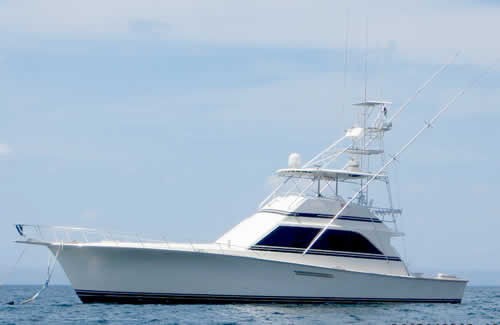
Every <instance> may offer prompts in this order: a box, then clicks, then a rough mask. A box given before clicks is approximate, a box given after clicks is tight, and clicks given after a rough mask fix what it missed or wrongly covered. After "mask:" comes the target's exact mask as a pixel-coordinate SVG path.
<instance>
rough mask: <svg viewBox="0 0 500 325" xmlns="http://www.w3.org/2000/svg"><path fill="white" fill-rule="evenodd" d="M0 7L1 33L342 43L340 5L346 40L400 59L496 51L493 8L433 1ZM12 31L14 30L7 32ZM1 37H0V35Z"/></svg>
mask: <svg viewBox="0 0 500 325" xmlns="http://www.w3.org/2000/svg"><path fill="white" fill-rule="evenodd" d="M2 7H3V8H2V10H0V28H1V29H3V30H5V31H9V33H4V34H11V35H14V34H16V35H17V34H19V33H21V34H29V35H32V36H36V37H41V38H65V39H67V38H70V39H74V38H84V39H96V38H99V39H102V38H115V39H116V38H118V39H131V38H132V39H133V38H142V37H147V35H146V34H148V33H154V34H155V37H161V38H163V39H173V40H188V41H202V42H211V43H222V44H233V45H258V46H262V45H272V46H296V47H327V48H343V47H344V37H345V36H344V35H345V26H346V24H345V21H346V12H347V11H349V12H350V14H349V17H350V19H349V20H350V28H349V30H350V44H351V45H352V46H353V47H354V48H359V49H363V48H364V43H365V20H366V18H367V17H368V27H369V28H368V29H369V31H368V34H369V40H370V41H369V46H370V47H372V48H375V47H380V46H382V47H385V46H388V44H391V42H392V44H395V46H396V49H397V53H399V54H400V55H402V56H404V57H405V58H409V59H413V60H425V61H429V60H432V61H442V60H444V59H446V58H447V57H448V56H449V55H450V53H452V52H454V51H455V50H464V56H465V58H466V61H468V62H473V63H478V64H481V63H484V61H487V62H488V61H491V60H493V59H495V58H496V57H497V53H499V52H500V43H498V42H494V41H492V37H491V35H492V34H493V33H494V32H495V31H496V30H498V29H499V28H500V20H498V16H499V14H500V7H498V6H494V5H485V4H478V3H475V2H471V3H469V4H468V5H466V4H465V3H463V4H460V3H456V2H448V3H441V4H439V3H436V2H434V1H418V2H415V3H413V2H401V1H393V0H386V1H377V2H371V1H366V2H365V1H344V2H340V1H326V0H323V1H319V0H318V1H314V2H310V1H299V0H287V1H285V0H275V1H264V0H257V1H227V0H213V1H202V0H199V1H195V0H191V1H155V0H149V1H147V0H146V1H140V2H139V1H132V0H121V1H117V0H116V1H105V2H102V1H96V0H89V1H67V0H53V1H39V2H38V3H33V2H32V1H30V2H24V1H12V2H7V3H5V4H3V6H2ZM13 31H15V32H13ZM4 37H5V36H4Z"/></svg>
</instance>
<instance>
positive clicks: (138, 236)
mask: <svg viewBox="0 0 500 325" xmlns="http://www.w3.org/2000/svg"><path fill="white" fill-rule="evenodd" d="M135 235H136V236H137V239H138V240H139V243H141V246H142V248H144V242H143V241H142V239H141V236H140V234H139V233H136V234H135Z"/></svg>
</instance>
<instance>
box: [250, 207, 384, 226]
mask: <svg viewBox="0 0 500 325" xmlns="http://www.w3.org/2000/svg"><path fill="white" fill-rule="evenodd" d="M259 212H268V213H277V214H281V215H284V216H289V217H307V218H323V219H331V218H333V217H335V215H332V214H318V213H305V212H288V211H282V210H273V209H264V210H260V211H259ZM337 220H348V221H361V222H374V223H382V220H380V219H378V218H370V217H355V216H338V217H337Z"/></svg>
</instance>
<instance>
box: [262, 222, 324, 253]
mask: <svg viewBox="0 0 500 325" xmlns="http://www.w3.org/2000/svg"><path fill="white" fill-rule="evenodd" d="M318 231H319V229H314V228H303V227H289V226H280V227H278V228H276V229H274V230H273V231H272V232H271V233H270V234H269V235H267V236H266V237H265V238H264V239H262V240H261V241H259V242H258V243H257V245H265V246H279V247H293V248H307V246H308V245H309V244H310V243H311V241H312V240H313V238H314V236H316V234H317V233H318Z"/></svg>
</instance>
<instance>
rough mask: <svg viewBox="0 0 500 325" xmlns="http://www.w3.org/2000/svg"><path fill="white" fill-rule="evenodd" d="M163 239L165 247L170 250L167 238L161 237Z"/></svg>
mask: <svg viewBox="0 0 500 325" xmlns="http://www.w3.org/2000/svg"><path fill="white" fill-rule="evenodd" d="M161 239H163V243H164V244H165V246H166V247H167V248H169V246H168V240H167V238H166V237H165V236H164V235H161Z"/></svg>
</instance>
